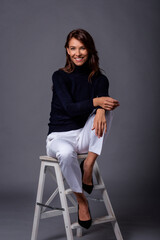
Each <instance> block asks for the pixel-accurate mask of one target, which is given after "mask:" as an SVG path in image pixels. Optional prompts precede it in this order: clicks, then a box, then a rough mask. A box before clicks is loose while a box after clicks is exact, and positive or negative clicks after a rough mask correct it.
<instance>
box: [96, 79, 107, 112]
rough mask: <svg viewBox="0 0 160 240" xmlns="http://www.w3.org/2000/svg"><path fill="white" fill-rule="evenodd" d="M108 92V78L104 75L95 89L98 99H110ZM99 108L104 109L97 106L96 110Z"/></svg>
mask: <svg viewBox="0 0 160 240" xmlns="http://www.w3.org/2000/svg"><path fill="white" fill-rule="evenodd" d="M108 90H109V81H108V78H107V77H106V76H105V75H103V74H102V75H101V76H100V78H99V79H98V81H97V84H96V87H95V92H96V97H109V93H108ZM98 108H102V107H101V106H97V107H96V109H98Z"/></svg>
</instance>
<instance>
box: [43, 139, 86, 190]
mask: <svg viewBox="0 0 160 240" xmlns="http://www.w3.org/2000/svg"><path fill="white" fill-rule="evenodd" d="M47 155H48V156H50V157H56V158H57V159H58V161H59V165H60V168H61V171H62V174H63V176H64V177H65V179H66V181H67V183H68V185H69V186H70V188H71V189H72V190H73V191H74V192H78V193H82V175H81V171H80V167H79V163H78V160H77V153H76V151H75V149H74V146H73V145H72V144H71V143H70V142H69V141H66V140H64V139H52V140H51V141H50V142H49V143H48V144H47Z"/></svg>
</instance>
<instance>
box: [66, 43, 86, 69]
mask: <svg viewBox="0 0 160 240" xmlns="http://www.w3.org/2000/svg"><path fill="white" fill-rule="evenodd" d="M67 52H68V54H69V55H70V58H71V60H72V61H73V62H74V64H76V65H77V66H81V65H83V64H84V63H85V62H86V61H87V59H88V50H87V49H86V47H85V46H84V44H83V43H82V42H80V41H79V40H77V39H76V38H71V40H70V41H69V47H68V48H67Z"/></svg>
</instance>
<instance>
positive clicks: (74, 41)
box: [46, 29, 119, 228]
mask: <svg viewBox="0 0 160 240" xmlns="http://www.w3.org/2000/svg"><path fill="white" fill-rule="evenodd" d="M65 49H66V65H65V67H64V68H62V69H59V70H58V71H55V72H54V73H53V75H52V81H53V97H52V103H51V113H50V122H49V124H48V125H49V132H48V136H47V140H46V143H47V144H46V149H47V155H48V156H50V157H56V158H57V159H58V161H59V165H60V167H61V170H62V173H63V176H64V177H65V179H66V181H67V183H68V184H69V186H70V188H71V189H72V191H73V192H74V194H75V196H76V198H77V201H78V222H79V224H80V225H81V226H82V227H84V228H89V227H90V226H91V223H92V218H91V214H90V210H89V206H88V201H87V199H86V197H85V195H84V193H83V190H84V191H86V192H87V193H89V194H90V193H91V192H92V189H93V179H92V170H93V166H94V162H95V160H96V158H97V156H98V155H100V154H101V150H102V145H103V141H104V138H106V132H107V134H108V131H109V128H110V123H111V119H112V111H111V110H113V109H114V108H116V107H117V106H119V103H118V101H117V100H115V99H113V98H111V97H109V96H108V86H109V83H108V79H107V77H106V76H105V75H103V74H102V73H101V71H100V68H99V58H98V55H97V51H96V48H95V44H94V41H93V39H92V37H91V36H90V34H89V33H88V32H87V31H85V30H83V29H76V30H73V31H71V32H70V33H69V34H68V36H67V40H66V44H65ZM87 152H88V155H87V158H86V159H85V160H84V161H82V162H81V164H80V166H79V163H78V160H77V153H79V154H81V153H87Z"/></svg>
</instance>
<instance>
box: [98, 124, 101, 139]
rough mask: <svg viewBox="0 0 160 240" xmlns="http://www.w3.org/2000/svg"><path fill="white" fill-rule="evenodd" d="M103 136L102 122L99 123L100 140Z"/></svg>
mask: <svg viewBox="0 0 160 240" xmlns="http://www.w3.org/2000/svg"><path fill="white" fill-rule="evenodd" d="M101 136H102V122H100V123H99V132H98V137H99V138H100V137H101Z"/></svg>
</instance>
